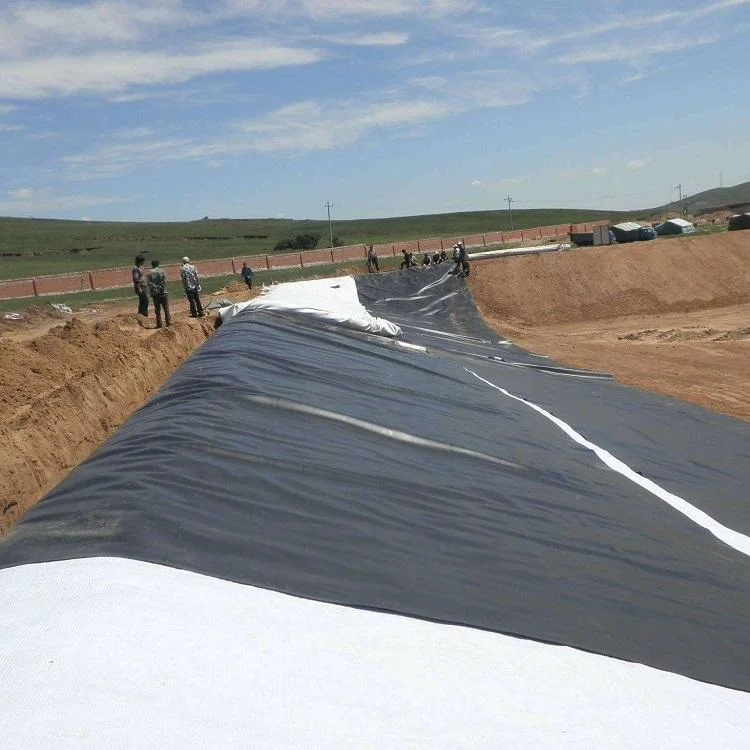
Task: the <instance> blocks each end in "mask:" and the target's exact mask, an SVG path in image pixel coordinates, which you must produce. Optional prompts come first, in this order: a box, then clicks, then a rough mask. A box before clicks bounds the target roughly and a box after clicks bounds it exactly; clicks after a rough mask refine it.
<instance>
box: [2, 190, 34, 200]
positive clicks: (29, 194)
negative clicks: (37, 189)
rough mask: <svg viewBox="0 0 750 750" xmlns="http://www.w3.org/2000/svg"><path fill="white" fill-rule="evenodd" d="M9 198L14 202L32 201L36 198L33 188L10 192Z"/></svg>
mask: <svg viewBox="0 0 750 750" xmlns="http://www.w3.org/2000/svg"><path fill="white" fill-rule="evenodd" d="M8 197H9V198H10V199H11V200H13V201H30V200H32V199H33V198H34V191H33V190H32V189H31V188H18V189H17V190H8Z"/></svg>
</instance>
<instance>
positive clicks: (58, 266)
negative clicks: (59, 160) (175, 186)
mask: <svg viewBox="0 0 750 750" xmlns="http://www.w3.org/2000/svg"><path fill="white" fill-rule="evenodd" d="M632 215H633V214H632V213H622V212H612V211H591V210H584V209H580V210H579V209H534V210H518V211H514V212H513V227H514V228H515V229H523V228H530V227H536V226H545V225H551V224H573V223H578V222H584V221H593V220H599V219H611V220H613V221H619V220H622V219H624V218H626V217H630V216H632ZM504 229H506V230H507V229H510V217H509V215H508V212H507V211H470V212H462V213H452V214H432V215H424V216H402V217H395V218H388V219H357V220H351V221H336V222H334V224H333V234H334V236H336V237H337V238H338V241H339V244H342V245H349V244H356V243H360V242H361V243H373V244H378V243H385V242H396V241H400V240H416V239H426V238H428V237H452V236H460V235H468V234H480V233H483V232H489V231H498V230H504ZM307 232H312V233H316V234H319V235H320V236H321V240H320V243H319V246H320V247H327V246H328V237H329V232H328V222H327V221H325V220H322V221H319V220H292V219H201V220H198V221H191V222H165V223H126V222H84V221H62V220H56V219H14V218H0V279H13V278H23V277H25V276H35V275H43V274H55V273H65V272H68V271H85V270H94V269H97V268H116V267H120V266H129V265H131V264H132V262H133V256H135V255H136V253H139V252H142V253H144V254H146V256H147V258H159V260H161V261H162V263H164V264H166V263H173V262H177V261H179V259H180V258H181V257H182V256H183V255H188V256H190V257H191V258H193V259H194V260H197V261H200V260H202V259H209V258H229V257H242V256H249V255H262V254H265V253H271V252H273V247H274V245H275V244H276V243H277V242H278V241H279V240H282V239H284V238H286V237H293V236H295V235H297V234H301V233H307Z"/></svg>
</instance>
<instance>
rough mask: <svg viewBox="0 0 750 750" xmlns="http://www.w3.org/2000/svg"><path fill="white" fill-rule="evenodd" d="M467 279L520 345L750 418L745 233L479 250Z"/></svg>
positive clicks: (492, 319)
mask: <svg viewBox="0 0 750 750" xmlns="http://www.w3.org/2000/svg"><path fill="white" fill-rule="evenodd" d="M470 285H471V289H472V293H473V294H474V298H475V300H476V302H477V305H478V307H479V309H480V311H481V312H482V314H483V315H484V316H485V319H486V320H487V321H488V323H489V324H490V325H491V326H493V327H494V328H495V329H496V330H498V331H499V332H501V333H503V335H505V336H507V337H509V338H511V339H512V340H513V341H515V342H516V343H518V344H519V345H520V346H522V347H524V348H527V349H531V350H532V351H536V352H538V353H542V354H547V355H549V356H551V357H553V358H554V359H555V360H557V361H559V362H561V363H564V364H567V365H572V366H576V367H585V368H590V369H596V370H605V371H608V372H611V373H612V374H613V375H614V376H615V377H616V378H617V379H618V380H619V381H620V382H622V383H626V384H629V385H633V386H636V387H639V388H643V389H646V390H650V391H654V392H657V393H662V394H665V395H669V396H674V397H676V398H680V399H684V400H686V401H690V402H692V403H695V404H698V405H700V406H703V407H705V408H708V409H712V410H714V411H718V412H722V413H724V414H728V415H730V416H734V417H738V418H740V419H745V420H750V232H733V233H729V234H720V235H713V236H709V237H705V236H704V237H685V238H678V239H670V240H657V241H653V242H642V243H634V244H628V245H615V246H612V247H601V248H580V249H577V250H572V251H565V252H560V253H551V254H540V255H536V256H534V255H532V256H519V257H515V258H514V257H508V258H501V259H493V260H485V261H477V262H475V263H473V265H472V275H471V277H470Z"/></svg>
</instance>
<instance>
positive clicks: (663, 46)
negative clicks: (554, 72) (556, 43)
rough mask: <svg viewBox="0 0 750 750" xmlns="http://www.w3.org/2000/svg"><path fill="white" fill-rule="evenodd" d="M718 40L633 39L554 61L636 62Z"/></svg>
mask: <svg viewBox="0 0 750 750" xmlns="http://www.w3.org/2000/svg"><path fill="white" fill-rule="evenodd" d="M718 40H719V37H718V36H703V37H694V38H690V37H680V38H675V39H663V38H646V39H641V38H637V39H633V40H629V41H627V42H626V41H622V42H613V41H612V42H607V43H606V44H601V45H598V46H597V45H589V46H586V47H582V48H580V49H577V50H575V51H572V52H569V53H567V54H564V55H561V56H560V57H558V58H557V59H556V62H558V63H564V64H566V65H577V64H581V63H602V62H614V61H617V62H637V61H640V60H644V59H646V58H649V57H654V56H656V55H664V54H667V53H669V52H681V51H683V50H687V49H692V48H694V47H700V46H702V45H706V44H713V43H715V42H717V41H718Z"/></svg>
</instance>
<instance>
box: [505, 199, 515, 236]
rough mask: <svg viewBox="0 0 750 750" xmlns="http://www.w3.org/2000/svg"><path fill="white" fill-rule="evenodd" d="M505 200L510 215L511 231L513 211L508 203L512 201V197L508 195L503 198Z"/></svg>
mask: <svg viewBox="0 0 750 750" xmlns="http://www.w3.org/2000/svg"><path fill="white" fill-rule="evenodd" d="M505 200H506V201H508V216H510V228H511V231H512V230H513V211H512V210H511V208H510V204H511V203H513V198H511V197H510V196H509V195H508V196H506V198H505Z"/></svg>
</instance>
